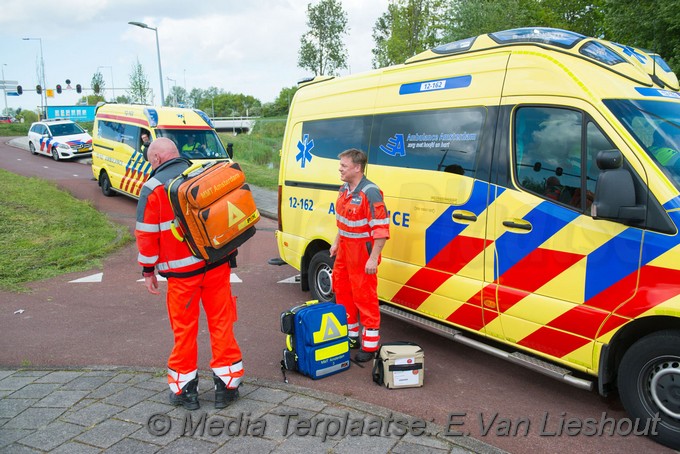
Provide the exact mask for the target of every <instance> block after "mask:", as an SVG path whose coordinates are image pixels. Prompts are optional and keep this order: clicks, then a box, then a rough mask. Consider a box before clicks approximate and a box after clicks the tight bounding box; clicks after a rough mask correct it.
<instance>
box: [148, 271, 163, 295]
mask: <svg viewBox="0 0 680 454" xmlns="http://www.w3.org/2000/svg"><path fill="white" fill-rule="evenodd" d="M144 285H146V289H147V290H148V291H149V293H151V294H152V295H160V293H161V292H159V291H158V278H157V277H156V275H155V274H154V275H153V276H145V277H144Z"/></svg>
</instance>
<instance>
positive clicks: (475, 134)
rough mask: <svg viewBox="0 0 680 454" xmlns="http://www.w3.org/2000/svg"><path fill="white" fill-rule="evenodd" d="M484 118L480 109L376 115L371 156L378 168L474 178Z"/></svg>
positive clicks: (483, 113)
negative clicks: (453, 174)
mask: <svg viewBox="0 0 680 454" xmlns="http://www.w3.org/2000/svg"><path fill="white" fill-rule="evenodd" d="M486 117H487V110H486V109H485V108H483V107H472V108H459V109H446V110H435V111H426V112H403V113H397V114H388V115H379V116H376V117H375V120H374V124H373V134H372V137H371V154H372V155H373V157H374V159H375V162H376V163H377V164H380V165H385V166H394V167H407V168H412V169H424V170H432V171H437V172H448V173H455V174H458V175H465V176H468V177H474V176H475V171H476V160H477V152H478V151H479V147H480V143H481V138H482V129H483V127H484V123H485V121H486Z"/></svg>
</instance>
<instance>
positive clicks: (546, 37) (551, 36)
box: [489, 27, 586, 48]
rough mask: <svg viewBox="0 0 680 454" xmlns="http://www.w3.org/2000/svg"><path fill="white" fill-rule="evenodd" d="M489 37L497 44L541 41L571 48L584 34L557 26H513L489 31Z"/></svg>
mask: <svg viewBox="0 0 680 454" xmlns="http://www.w3.org/2000/svg"><path fill="white" fill-rule="evenodd" d="M489 37H491V39H493V40H494V41H496V42H497V43H498V44H509V43H543V44H550V45H553V46H559V47H564V48H571V47H573V46H574V44H576V43H577V42H579V41H580V40H582V39H584V38H586V36H584V35H581V34H579V33H574V32H570V31H567V30H559V29H557V28H545V27H535V28H530V27H527V28H515V29H512V30H505V31H502V32H497V33H489Z"/></svg>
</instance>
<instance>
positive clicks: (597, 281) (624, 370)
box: [276, 28, 680, 449]
mask: <svg viewBox="0 0 680 454" xmlns="http://www.w3.org/2000/svg"><path fill="white" fill-rule="evenodd" d="M678 88H679V87H678V80H677V77H676V76H675V74H673V73H672V71H671V70H670V68H669V67H668V65H667V64H666V63H665V62H664V61H663V60H662V59H661V57H659V56H658V55H655V54H649V53H646V52H643V51H641V50H640V49H636V48H632V47H628V46H624V45H620V44H616V43H612V42H607V41H603V40H599V39H593V38H588V37H585V36H582V35H579V34H576V33H572V32H568V31H563V30H555V29H545V28H524V29H516V30H507V31H503V32H499V33H491V34H488V35H482V36H478V37H475V38H470V39H465V40H462V41H458V42H454V43H450V44H447V45H443V46H440V47H437V48H435V49H432V50H430V51H426V52H424V53H422V54H420V55H417V56H415V57H413V58H411V59H410V60H408V61H407V62H406V63H405V64H403V65H398V66H394V67H389V68H383V69H378V70H375V71H372V72H368V73H365V74H357V75H352V76H348V77H343V78H336V79H332V78H328V77H326V78H316V79H314V80H313V81H310V82H309V83H306V84H304V85H302V86H301V87H300V89H299V90H298V92H297V94H296V95H295V98H294V100H293V103H292V106H291V110H290V115H289V117H288V124H287V129H286V133H285V137H284V143H283V149H282V154H281V171H280V177H279V204H280V217H279V228H278V231H277V232H276V236H277V241H278V248H279V253H280V255H281V258H282V259H283V260H284V261H285V262H287V263H289V264H291V265H292V266H294V267H296V268H297V269H299V270H300V271H301V275H302V276H301V277H302V279H301V282H302V288H303V290H308V289H311V290H312V293H313V298H319V299H321V300H328V299H331V298H332V296H333V292H332V288H331V273H332V265H333V262H332V260H331V259H330V258H329V254H328V248H329V245H330V244H331V243H332V241H333V238H335V235H336V233H337V229H336V225H335V210H334V203H335V200H336V197H337V190H338V188H339V185H340V181H339V173H338V159H337V155H338V154H339V153H340V152H341V151H343V150H346V149H348V148H353V147H354V148H359V149H362V150H364V151H366V152H367V153H368V165H367V169H366V175H367V177H368V178H369V179H370V180H372V181H374V182H375V183H376V184H377V185H378V186H380V188H381V189H382V190H383V192H384V195H385V202H386V205H387V208H388V209H389V210H390V221H391V223H392V226H391V228H390V232H391V234H392V238H391V239H390V240H389V241H388V242H387V245H386V246H385V249H384V250H383V261H382V264H381V265H380V268H379V274H378V281H379V284H378V294H379V297H380V299H381V301H383V302H385V303H387V304H383V305H382V306H381V309H382V310H383V311H384V312H387V313H390V314H392V315H396V316H400V317H402V318H404V319H406V320H409V321H411V322H412V323H416V324H418V325H420V326H422V327H424V328H426V329H429V330H432V331H435V332H439V333H441V334H444V335H446V336H448V337H450V338H452V339H455V340H459V341H461V342H464V343H466V344H467V345H473V346H478V347H480V348H481V347H483V348H484V349H485V350H486V351H488V352H492V353H493V354H495V355H497V356H499V357H504V358H506V359H508V360H510V361H513V362H515V363H518V364H523V365H526V366H528V367H531V368H533V369H535V370H538V371H540V372H542V373H545V374H546V375H550V376H555V377H558V378H560V379H562V380H564V381H566V382H569V383H571V384H574V385H576V386H579V387H582V388H586V389H591V387H592V386H593V382H594V381H595V379H597V383H598V386H599V392H600V393H601V394H607V393H609V392H611V391H613V390H615V389H618V392H619V394H620V396H621V399H622V402H623V404H624V406H625V408H626V409H627V411H628V412H629V413H630V414H631V415H632V416H634V417H639V418H653V417H654V415H656V414H657V413H658V414H659V417H660V418H661V421H660V422H659V424H658V426H657V427H658V435H657V437H656V439H657V440H658V441H659V442H661V443H664V444H667V445H669V446H672V447H674V448H676V449H677V448H680V399H678V397H677V396H680V235H679V234H678V227H680V153H679V151H680V93H679V92H678ZM465 331H469V332H472V333H474V334H475V335H479V336H481V337H482V338H484V337H486V338H488V339H493V340H495V341H499V342H501V343H502V344H505V347H504V349H500V348H496V347H492V346H490V345H488V344H482V343H480V342H479V341H477V340H475V339H478V338H479V337H478V336H474V339H473V337H471V336H466V334H465Z"/></svg>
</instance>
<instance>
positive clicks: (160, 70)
mask: <svg viewBox="0 0 680 454" xmlns="http://www.w3.org/2000/svg"><path fill="white" fill-rule="evenodd" d="M128 24H130V25H134V26H135V27H140V28H148V29H149V30H153V31H154V32H156V52H157V53H158V77H159V78H160V82H161V106H163V105H165V93H164V92H163V70H162V69H161V46H160V45H159V44H158V28H153V27H149V26H148V25H146V24H145V23H144V22H134V21H133V22H128Z"/></svg>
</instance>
